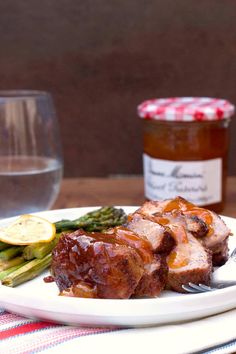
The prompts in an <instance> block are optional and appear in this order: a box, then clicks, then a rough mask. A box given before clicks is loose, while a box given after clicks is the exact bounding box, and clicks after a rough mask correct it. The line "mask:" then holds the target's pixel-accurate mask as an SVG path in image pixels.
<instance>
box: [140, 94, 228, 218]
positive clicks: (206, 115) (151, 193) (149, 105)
mask: <svg viewBox="0 0 236 354" xmlns="http://www.w3.org/2000/svg"><path fill="white" fill-rule="evenodd" d="M233 113H234V106H233V105H232V104H231V103H229V102H228V101H226V100H222V99H213V98H198V97H182V98H179V97H177V98H167V99H154V100H149V101H145V102H143V103H142V104H141V105H139V107H138V114H139V116H140V117H141V118H143V121H142V124H143V137H144V153H143V169H144V187H145V196H146V198H147V199H149V200H162V199H168V198H174V197H176V196H178V195H179V196H182V197H183V198H185V199H187V200H189V201H190V202H192V203H194V204H196V205H198V206H202V207H206V208H209V209H212V210H215V211H217V212H219V211H221V210H222V209H223V206H224V200H225V189H226V177H227V158H228V146H229V129H228V127H229V123H230V117H231V116H232V115H233Z"/></svg>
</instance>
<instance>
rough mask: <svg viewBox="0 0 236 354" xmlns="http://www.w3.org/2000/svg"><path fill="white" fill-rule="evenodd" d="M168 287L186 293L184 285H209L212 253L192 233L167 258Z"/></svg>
mask: <svg viewBox="0 0 236 354" xmlns="http://www.w3.org/2000/svg"><path fill="white" fill-rule="evenodd" d="M167 264H168V267H169V275H168V287H170V288H171V289H172V290H175V291H178V292H184V290H183V288H182V284H188V283H189V282H192V283H195V284H199V283H201V284H206V285H209V283H210V279H211V273H212V260H211V252H210V251H209V250H207V249H205V248H204V247H203V246H202V244H201V243H200V242H199V241H198V240H197V239H196V238H195V237H194V236H192V235H191V234H190V233H188V241H187V242H184V243H180V244H178V245H177V246H176V247H175V248H174V249H173V250H172V252H171V253H170V254H169V256H168V258H167Z"/></svg>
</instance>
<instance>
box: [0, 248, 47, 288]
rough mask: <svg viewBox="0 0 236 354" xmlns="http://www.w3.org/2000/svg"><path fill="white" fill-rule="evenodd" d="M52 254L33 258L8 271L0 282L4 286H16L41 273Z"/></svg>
mask: <svg viewBox="0 0 236 354" xmlns="http://www.w3.org/2000/svg"><path fill="white" fill-rule="evenodd" d="M51 260H52V255H51V254H48V255H47V256H45V257H44V258H42V259H33V260H32V261H29V262H26V264H24V265H23V266H22V267H20V268H18V269H17V270H15V271H14V272H12V273H10V274H9V275H7V276H6V277H4V278H3V279H2V284H3V285H6V286H11V287H14V286H17V285H20V284H22V283H24V282H26V281H28V280H31V279H33V278H35V277H36V276H37V275H39V274H41V273H42V272H43V271H44V270H45V269H46V268H47V267H48V266H49V265H50V263H51Z"/></svg>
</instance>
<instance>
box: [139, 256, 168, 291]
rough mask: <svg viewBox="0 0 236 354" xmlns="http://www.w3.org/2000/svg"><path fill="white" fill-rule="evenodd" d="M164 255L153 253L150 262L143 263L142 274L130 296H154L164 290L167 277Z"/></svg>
mask: <svg viewBox="0 0 236 354" xmlns="http://www.w3.org/2000/svg"><path fill="white" fill-rule="evenodd" d="M168 271H169V270H168V266H167V262H166V256H164V255H158V254H155V255H154V257H153V260H152V262H151V263H147V264H145V265H144V274H143V276H142V278H141V280H140V282H139V283H138V286H137V288H136V289H135V292H134V294H133V295H132V297H155V296H157V295H159V294H160V293H161V291H162V290H164V288H165V286H166V283H167V279H168Z"/></svg>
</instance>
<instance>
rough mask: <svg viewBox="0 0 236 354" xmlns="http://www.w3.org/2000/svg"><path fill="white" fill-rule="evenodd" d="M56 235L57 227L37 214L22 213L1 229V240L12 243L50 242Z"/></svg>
mask: <svg viewBox="0 0 236 354" xmlns="http://www.w3.org/2000/svg"><path fill="white" fill-rule="evenodd" d="M55 236H56V227H55V225H54V224H52V223H50V222H49V221H48V220H46V219H43V218H40V217H38V216H35V215H28V214H26V215H22V216H20V217H19V218H18V219H17V220H16V221H14V222H13V223H12V224H10V225H9V226H7V227H5V228H3V229H0V241H2V242H6V243H9V244H11V245H30V244H33V243H38V242H50V241H51V240H53V239H54V237H55Z"/></svg>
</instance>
